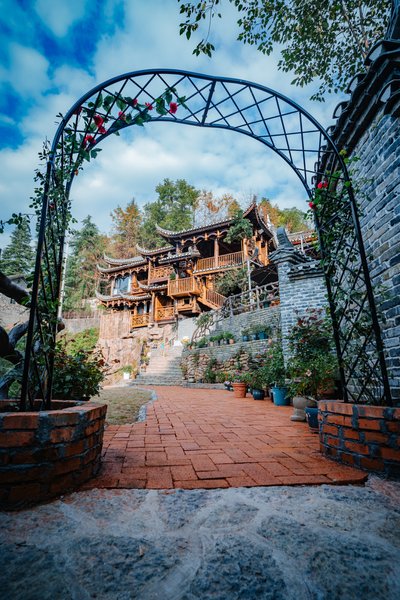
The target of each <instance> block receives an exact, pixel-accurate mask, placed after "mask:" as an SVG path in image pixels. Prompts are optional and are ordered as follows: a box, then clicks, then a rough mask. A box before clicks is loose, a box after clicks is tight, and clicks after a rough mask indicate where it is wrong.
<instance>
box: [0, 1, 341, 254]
mask: <svg viewBox="0 0 400 600" xmlns="http://www.w3.org/2000/svg"><path fill="white" fill-rule="evenodd" d="M222 6H223V14H224V19H223V20H222V21H221V22H220V23H219V24H217V26H216V27H215V29H214V34H213V35H214V41H215V46H216V52H215V54H214V55H213V57H212V58H211V59H210V58H208V57H205V56H201V57H195V56H193V54H192V48H193V44H194V42H193V41H192V40H191V41H190V42H188V41H186V39H185V38H182V37H180V36H179V22H180V15H179V5H178V3H177V2H176V0H36V1H34V0H0V15H1V17H0V86H1V93H0V168H1V173H2V176H1V179H0V206H1V209H0V218H3V219H5V218H7V217H8V216H9V215H10V213H12V212H19V211H21V212H27V211H28V205H29V198H30V196H31V195H32V193H33V188H34V182H33V176H34V170H35V168H36V167H37V166H38V158H37V153H38V152H39V151H40V149H41V145H42V141H43V140H44V139H45V138H48V139H50V140H51V139H52V138H53V136H54V133H55V131H56V124H55V121H56V115H57V113H59V112H61V113H65V112H66V111H67V110H68V109H69V107H70V106H71V105H72V104H73V103H74V102H75V101H76V100H77V99H78V98H79V97H80V96H81V95H82V94H84V93H85V92H86V91H88V90H89V89H90V88H92V87H93V86H95V85H97V84H98V83H101V82H102V81H104V80H106V79H108V78H109V77H112V76H115V75H119V74H121V73H124V72H128V71H134V70H139V69H146V68H148V69H150V68H176V69H187V70H191V71H195V72H200V73H208V74H212V75H219V76H227V77H237V78H241V79H247V80H251V81H254V82H257V83H260V84H263V85H267V86H269V87H272V88H273V89H276V90H278V91H280V92H282V93H284V94H286V95H288V96H290V97H291V98H293V99H294V100H296V101H297V102H298V103H299V104H300V105H302V106H304V107H305V108H306V109H307V110H309V112H311V113H312V114H313V115H314V116H315V117H316V118H317V119H318V120H319V121H320V122H321V123H322V124H323V125H324V126H326V127H327V126H328V125H330V124H331V123H332V119H331V115H332V112H333V108H334V106H335V105H336V104H337V103H338V101H339V100H340V98H338V97H336V98H335V97H329V98H328V99H327V102H326V103H325V104H319V103H315V102H313V103H312V102H310V101H309V100H308V98H309V96H310V95H311V93H312V92H313V90H314V88H313V87H309V88H303V89H300V88H295V87H293V86H291V85H290V81H291V79H292V76H291V75H290V74H285V73H281V72H279V71H278V70H277V67H276V64H277V61H278V56H277V55H273V56H270V57H265V56H263V55H262V54H260V53H259V52H257V51H256V50H255V49H254V48H251V47H247V46H243V45H242V44H240V43H239V42H236V40H235V37H236V35H235V31H236V29H235V11H234V10H233V9H232V7H231V6H230V5H229V4H228V3H227V2H225V3H224V4H223V5H222ZM133 129H134V128H130V129H129V130H127V132H126V134H125V135H122V136H121V137H120V138H115V139H113V138H108V139H107V140H106V141H105V143H104V144H103V145H102V148H103V151H102V153H101V154H100V155H99V157H98V158H97V159H96V161H93V163H91V164H90V165H88V167H87V168H86V169H85V171H84V172H83V173H82V174H80V176H79V178H77V179H76V181H75V183H74V186H73V189H72V194H71V196H72V199H73V211H74V215H75V217H76V218H77V219H79V220H80V219H82V218H84V217H85V216H86V215H87V214H91V215H92V216H93V218H94V220H95V222H96V223H97V224H98V226H99V227H100V229H101V230H102V231H104V232H107V231H108V230H109V228H110V216H109V214H110V211H111V210H112V209H113V208H114V207H116V206H117V205H121V206H125V205H126V204H127V203H128V202H129V201H130V200H131V198H132V197H135V198H136V200H137V202H138V204H139V205H143V204H144V203H145V202H148V201H151V200H152V199H154V197H155V192H154V188H155V186H156V185H157V183H159V182H160V181H162V180H163V179H164V178H165V177H170V178H171V179H177V178H185V179H187V181H189V182H190V183H191V184H193V185H195V186H196V187H198V188H199V189H207V190H212V191H213V192H214V193H215V194H216V195H220V194H222V193H225V192H230V193H233V194H234V195H235V196H236V197H237V198H238V199H239V201H241V202H242V203H243V204H246V203H247V202H248V200H249V198H250V197H251V196H252V195H253V194H256V195H258V196H259V197H261V196H267V197H269V198H271V199H272V200H273V201H276V202H278V204H279V205H280V206H281V207H282V208H283V207H289V206H293V205H296V206H298V207H300V208H304V209H306V198H305V195H304V192H303V190H302V188H301V185H300V184H299V183H298V181H297V178H296V176H295V175H294V174H293V173H292V172H291V170H290V168H289V167H288V166H287V165H285V164H283V161H281V160H280V159H279V158H277V157H275V155H274V154H273V153H272V152H270V151H268V150H266V148H265V147H264V146H262V145H261V144H259V143H258V142H256V141H254V140H252V139H249V138H247V137H246V136H243V135H238V134H235V133H232V132H221V131H209V130H204V129H199V128H193V127H182V126H177V125H172V124H156V123H154V124H150V125H148V126H146V128H145V130H143V131H142V130H141V131H136V130H135V131H133ZM8 234H9V231H8V232H6V233H5V235H4V236H3V239H1V238H0V247H4V245H5V244H6V243H7V240H8Z"/></svg>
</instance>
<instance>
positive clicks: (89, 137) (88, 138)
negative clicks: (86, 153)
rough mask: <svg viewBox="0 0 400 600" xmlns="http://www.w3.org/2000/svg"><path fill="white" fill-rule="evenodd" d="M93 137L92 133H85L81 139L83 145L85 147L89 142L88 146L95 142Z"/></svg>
mask: <svg viewBox="0 0 400 600" xmlns="http://www.w3.org/2000/svg"><path fill="white" fill-rule="evenodd" d="M95 141H96V140H95V139H94V137H93V136H92V135H89V134H88V135H85V137H84V139H83V146H84V147H85V148H86V146H87V145H88V144H89V145H90V146H92V145H93V144H94V143H95Z"/></svg>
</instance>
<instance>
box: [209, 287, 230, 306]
mask: <svg viewBox="0 0 400 600" xmlns="http://www.w3.org/2000/svg"><path fill="white" fill-rule="evenodd" d="M204 298H205V299H206V300H208V302H210V303H211V304H214V306H217V307H218V308H221V306H222V305H223V303H224V302H225V300H226V296H223V295H222V294H219V293H218V292H216V291H214V290H207V289H206V290H205V294H204Z"/></svg>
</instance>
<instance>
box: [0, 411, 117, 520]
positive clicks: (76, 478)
mask: <svg viewBox="0 0 400 600" xmlns="http://www.w3.org/2000/svg"><path fill="white" fill-rule="evenodd" d="M5 404H9V401H2V402H1V403H0V408H1V407H2V406H3V407H4V405H5ZM106 412H107V406H106V405H105V404H100V403H95V402H79V403H77V402H68V401H63V400H55V401H53V402H52V410H49V411H40V412H39V411H38V412H25V413H20V412H4V413H0V507H1V508H3V509H16V508H21V507H24V506H28V505H30V504H34V503H37V502H41V501H44V500H48V499H50V498H53V497H54V496H58V495H59V494H64V493H65V492H68V491H71V490H73V489H76V488H77V487H78V486H79V485H80V484H82V483H83V482H85V481H87V480H88V479H90V478H91V477H93V476H94V475H96V474H97V472H98V470H99V467H100V460H101V450H102V444H103V430H104V420H105V415H106Z"/></svg>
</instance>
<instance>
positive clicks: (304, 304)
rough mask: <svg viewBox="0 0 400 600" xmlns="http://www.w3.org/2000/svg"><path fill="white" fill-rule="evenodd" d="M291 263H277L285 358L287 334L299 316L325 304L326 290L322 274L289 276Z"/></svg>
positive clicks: (322, 307) (287, 353)
mask: <svg viewBox="0 0 400 600" xmlns="http://www.w3.org/2000/svg"><path fill="white" fill-rule="evenodd" d="M291 268H292V265H291V264H290V263H289V262H280V263H279V265H278V277H279V295H280V300H281V303H280V312H281V328H282V346H283V354H284V357H285V360H286V359H287V358H288V356H289V349H288V335H289V333H290V331H291V329H292V327H293V325H295V324H296V322H297V319H298V318H299V317H300V316H303V315H306V314H307V312H309V310H310V309H324V308H325V307H326V306H327V303H328V301H327V291H326V286H325V280H324V277H323V275H322V274H321V275H314V276H308V277H304V276H303V277H298V278H297V277H296V278H294V277H290V276H289V275H290V270H291Z"/></svg>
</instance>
